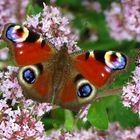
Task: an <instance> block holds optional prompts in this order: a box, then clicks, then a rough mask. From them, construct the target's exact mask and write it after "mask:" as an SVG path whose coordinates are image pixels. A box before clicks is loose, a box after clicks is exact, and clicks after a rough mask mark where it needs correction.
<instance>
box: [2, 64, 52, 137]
mask: <svg viewBox="0 0 140 140" xmlns="http://www.w3.org/2000/svg"><path fill="white" fill-rule="evenodd" d="M17 72H18V68H17V67H10V66H8V67H7V70H5V71H4V72H0V92H1V98H0V110H1V111H0V116H1V119H0V139H4V138H5V139H11V140H19V139H29V138H30V139H39V140H44V138H45V137H46V136H45V130H44V127H43V124H42V122H41V121H40V119H41V117H42V116H43V114H44V113H45V112H48V111H49V110H51V108H52V106H51V105H50V104H48V103H38V102H35V101H32V100H30V99H28V100H26V99H25V98H24V96H23V94H22V92H23V91H22V89H21V87H20V85H19V84H18V80H17Z"/></svg>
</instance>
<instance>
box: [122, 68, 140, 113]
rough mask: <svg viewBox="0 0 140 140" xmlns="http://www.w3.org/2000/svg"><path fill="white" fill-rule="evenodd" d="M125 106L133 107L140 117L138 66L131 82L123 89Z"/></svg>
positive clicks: (139, 74)
mask: <svg viewBox="0 0 140 140" xmlns="http://www.w3.org/2000/svg"><path fill="white" fill-rule="evenodd" d="M122 99H123V105H124V106H126V107H132V110H133V111H134V112H136V113H138V114H139V116H140V66H136V68H135V70H134V72H133V77H132V80H131V81H130V82H128V83H127V85H126V86H125V87H123V94H122Z"/></svg>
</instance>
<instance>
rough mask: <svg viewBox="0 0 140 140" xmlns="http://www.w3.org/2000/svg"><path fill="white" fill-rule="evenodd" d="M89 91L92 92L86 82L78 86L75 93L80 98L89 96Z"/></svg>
mask: <svg viewBox="0 0 140 140" xmlns="http://www.w3.org/2000/svg"><path fill="white" fill-rule="evenodd" d="M91 92H92V87H91V86H90V85H89V84H87V83H86V84H83V85H81V86H80V87H79V89H78V92H77V95H78V96H79V97H81V98H84V97H89V96H90V94H91Z"/></svg>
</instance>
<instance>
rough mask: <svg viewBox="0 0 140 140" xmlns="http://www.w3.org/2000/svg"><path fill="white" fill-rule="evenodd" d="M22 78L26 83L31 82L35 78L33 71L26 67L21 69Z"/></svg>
mask: <svg viewBox="0 0 140 140" xmlns="http://www.w3.org/2000/svg"><path fill="white" fill-rule="evenodd" d="M23 79H24V80H25V81H26V82H27V83H28V84H33V83H34V82H35V80H36V76H35V72H34V71H33V70H32V69H30V68H28V69H25V70H24V71H23Z"/></svg>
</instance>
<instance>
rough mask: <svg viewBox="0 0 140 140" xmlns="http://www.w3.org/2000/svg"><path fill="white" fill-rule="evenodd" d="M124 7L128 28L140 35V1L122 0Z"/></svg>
mask: <svg viewBox="0 0 140 140" xmlns="http://www.w3.org/2000/svg"><path fill="white" fill-rule="evenodd" d="M122 8H123V9H122V10H123V11H122V12H123V16H124V19H125V26H126V28H127V29H128V30H130V31H132V32H135V33H136V34H137V35H140V1H139V0H122ZM130 9H131V10H130Z"/></svg>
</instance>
